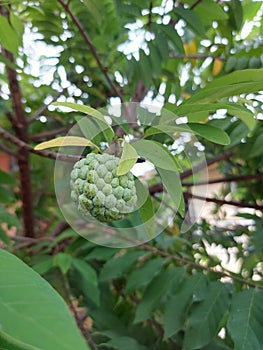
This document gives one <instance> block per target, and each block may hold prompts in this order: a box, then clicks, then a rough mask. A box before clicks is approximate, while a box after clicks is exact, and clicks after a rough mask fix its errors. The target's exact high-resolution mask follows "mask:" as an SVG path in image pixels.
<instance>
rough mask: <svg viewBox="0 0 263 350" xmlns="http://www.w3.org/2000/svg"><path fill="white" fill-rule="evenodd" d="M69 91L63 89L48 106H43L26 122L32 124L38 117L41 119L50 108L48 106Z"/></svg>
mask: <svg viewBox="0 0 263 350" xmlns="http://www.w3.org/2000/svg"><path fill="white" fill-rule="evenodd" d="M66 90H67V89H63V90H62V91H60V92H58V93H57V94H56V95H54V96H53V97H52V100H51V101H50V103H48V104H44V105H43V106H41V107H40V108H39V109H38V110H37V111H36V112H35V113H34V114H33V115H32V116H31V117H29V118H27V119H26V121H27V123H28V124H30V123H32V122H33V121H34V120H36V119H37V118H38V117H40V116H41V115H42V114H43V113H44V112H45V110H46V109H47V108H48V106H49V105H50V104H51V103H53V102H54V101H56V100H57V99H58V98H59V97H60V96H61V95H63V94H64V92H65V91H66Z"/></svg>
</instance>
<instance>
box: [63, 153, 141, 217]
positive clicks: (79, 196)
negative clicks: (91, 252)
mask: <svg viewBox="0 0 263 350" xmlns="http://www.w3.org/2000/svg"><path fill="white" fill-rule="evenodd" d="M118 164H119V158H117V157H115V156H112V155H109V154H102V155H101V154H94V153H90V154H88V155H87V156H86V158H83V159H81V160H79V161H78V162H76V163H75V165H74V167H73V170H72V171H71V175H70V178H71V180H70V187H71V199H72V200H73V202H74V203H75V204H76V206H77V208H78V210H79V212H80V213H81V214H82V215H84V216H85V215H87V214H88V213H89V214H91V215H92V216H93V217H95V218H96V219H97V220H99V221H102V222H111V221H115V220H121V219H123V218H125V217H126V216H127V215H128V214H129V213H130V212H132V211H134V210H135V207H136V202H137V195H136V188H135V183H134V176H133V174H132V173H131V172H130V171H129V172H128V173H127V174H125V175H121V176H117V175H116V170H117V166H118Z"/></svg>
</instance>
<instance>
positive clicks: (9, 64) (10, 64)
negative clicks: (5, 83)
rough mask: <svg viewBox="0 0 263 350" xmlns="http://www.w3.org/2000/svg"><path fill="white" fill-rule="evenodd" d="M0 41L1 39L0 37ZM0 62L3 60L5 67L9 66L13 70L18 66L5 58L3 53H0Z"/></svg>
mask: <svg viewBox="0 0 263 350" xmlns="http://www.w3.org/2000/svg"><path fill="white" fill-rule="evenodd" d="M0 41H1V39H0ZM0 62H3V63H4V64H5V65H6V66H7V67H9V68H11V69H13V70H16V69H18V68H19V67H18V66H17V65H16V64H15V63H13V62H11V61H9V59H7V58H6V57H5V56H4V55H3V54H1V53H0Z"/></svg>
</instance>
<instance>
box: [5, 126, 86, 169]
mask: <svg viewBox="0 0 263 350" xmlns="http://www.w3.org/2000/svg"><path fill="white" fill-rule="evenodd" d="M0 137H2V138H4V139H5V140H7V141H9V142H11V143H13V144H14V145H17V146H18V147H19V148H21V149H26V150H27V151H29V152H31V153H34V154H38V155H39V156H42V157H46V158H50V159H55V160H57V159H58V160H62V161H66V162H71V163H72V162H77V161H78V160H79V159H80V158H81V157H80V156H74V155H67V154H62V153H56V152H51V151H42V150H36V149H34V148H33V147H32V146H30V145H29V144H28V143H26V142H24V141H22V140H20V139H19V138H17V137H16V136H14V135H12V134H10V133H9V132H7V131H5V130H4V129H3V128H1V127H0Z"/></svg>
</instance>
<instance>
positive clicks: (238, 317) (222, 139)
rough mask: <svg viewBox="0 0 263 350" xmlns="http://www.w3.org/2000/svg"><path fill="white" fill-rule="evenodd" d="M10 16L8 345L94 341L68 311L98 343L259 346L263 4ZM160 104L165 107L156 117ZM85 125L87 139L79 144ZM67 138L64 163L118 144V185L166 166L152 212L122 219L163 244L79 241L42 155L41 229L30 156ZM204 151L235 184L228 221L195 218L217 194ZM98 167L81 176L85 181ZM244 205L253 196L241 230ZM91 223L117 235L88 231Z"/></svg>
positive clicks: (5, 41)
mask: <svg viewBox="0 0 263 350" xmlns="http://www.w3.org/2000/svg"><path fill="white" fill-rule="evenodd" d="M0 7H1V15H0V46H1V54H0V61H1V67H0V85H1V89H0V96H1V101H0V137H1V144H0V152H1V154H0V156H1V155H2V152H4V153H6V152H7V153H10V157H11V168H10V173H9V174H8V173H6V172H4V171H0V241H1V242H0V244H1V248H4V250H1V251H0V272H1V288H0V300H1V303H0V348H1V349H2V348H3V349H5V350H22V349H23V350H26V349H28V350H30V349H32V350H34V349H35V350H44V349H58V350H60V349H61V350H62V349H87V348H88V346H87V345H86V344H85V341H84V339H83V338H82V337H81V336H80V332H79V331H78V329H77V327H76V324H75V323H74V322H73V318H72V316H71V314H70V312H69V311H68V307H69V308H70V309H71V311H72V313H74V317H75V318H76V321H77V323H78V325H79V326H80V328H81V331H82V334H83V336H84V337H85V338H86V340H87V341H88V343H89V347H90V348H94V349H96V348H101V349H114V350H116V349H117V350H118V349H119V350H123V349H136V350H137V349H138V350H140V349H144V350H146V349H149V350H173V349H178V350H179V349H181V350H211V349H213V350H224V349H225V350H229V349H234V350H241V349H248V350H249V349H251V350H252V349H253V350H254V349H258V350H259V349H261V348H262V343H263V339H262V334H263V329H262V324H263V316H262V315H263V312H262V301H263V300H262V298H263V291H262V288H263V283H262V261H263V253H262V251H263V239H262V231H263V227H262V214H261V212H262V201H263V192H262V172H263V157H262V155H263V136H262V135H263V124H262V108H261V106H262V90H263V85H262V81H263V69H262V65H263V59H262V47H261V41H262V30H261V24H262V4H261V3H260V2H259V1H249V0H243V1H238V0H230V1H227V2H218V1H211V0H202V1H195V0H186V1H182V2H179V1H175V2H174V1H170V2H169V1H161V0H155V1H150V2H149V1H146V0H143V1H142V0H129V1H128V0H124V1H120V0H101V1H95V0H83V1H79V0H71V1H66V0H59V1H53V0H45V1H44V0H40V1H33V2H29V1H16V0H10V1H2V2H1V5H0ZM22 39H23V40H22ZM6 50H8V51H9V52H10V54H6ZM11 54H12V55H13V57H12V55H11ZM10 72H11V73H12V74H13V75H12V74H11V75H12V77H11V75H10ZM15 77H16V78H17V81H18V85H19V89H18V88H17V86H16V87H15V89H14V88H13V89H12V87H13V85H14V80H15ZM115 98H116V100H115ZM18 101H22V109H23V113H24V117H25V120H24V125H22V130H23V132H25V133H26V136H25V137H24V138H23V137H22V136H21V130H20V128H21V120H22V124H23V115H22V114H23V113H20V114H19V118H18V119H17V113H18V112H17V111H18V110H19V104H18ZM53 101H56V102H53ZM141 101H143V103H145V105H148V107H149V110H148V107H147V108H143V105H140V106H139V107H138V108H137V107H136V108H137V109H136V108H135V109H134V110H132V113H131V115H132V118H133V119H132V120H129V118H127V120H126V119H125V118H126V117H127V116H126V113H123V115H124V117H123V116H121V117H119V116H116V115H114V113H113V112H111V109H110V108H108V106H109V105H110V106H114V105H116V103H118V102H138V103H139V102H141ZM156 104H157V105H158V106H160V107H164V108H162V109H161V110H160V111H159V110H158V112H157V113H154V112H153V111H152V108H153V110H154V106H155V105H156ZM104 106H107V108H106V107H105V108H104ZM98 109H99V110H98ZM20 112H21V111H20ZM122 112H123V111H122ZM104 116H107V118H104ZM135 117H136V118H137V119H136V118H135ZM21 118H22V119H21ZM135 119H136V120H135ZM75 123H77V126H78V131H79V133H78V135H75V133H74V132H75V131H76V129H74V132H73V134H71V132H72V131H71V132H70V133H69V135H67V133H68V131H69V129H70V128H71V127H72V126H73V125H74V124H75ZM19 130H20V131H19ZM14 136H15V137H16V139H15V140H14ZM72 137H73V138H72ZM22 138H23V139H22ZM186 138H188V139H189V141H187V142H186V141H185V139H186ZM17 139H20V140H19V141H17ZM10 140H11V142H10ZM21 141H22V142H25V143H27V146H25V145H24V144H23V143H21ZM51 146H52V147H54V148H55V147H61V146H66V147H65V148H63V150H64V154H65V153H66V152H67V149H73V147H71V146H77V147H76V148H75V150H76V151H75V153H74V152H73V153H74V154H75V155H76V154H77V152H78V146H81V147H82V148H83V149H84V151H83V156H85V157H86V155H87V154H90V153H92V154H93V155H94V156H95V155H96V156H97V153H100V154H101V153H102V154H104V153H105V152H106V153H108V152H109V153H113V152H116V154H115V155H116V156H117V157H118V158H120V161H119V163H118V164H117V163H116V164H115V166H114V169H111V171H113V170H114V171H117V175H118V176H124V177H125V176H126V175H127V173H128V172H129V171H130V170H131V169H132V168H133V166H134V165H135V163H136V162H141V161H143V160H146V161H147V162H150V163H152V165H153V167H154V171H150V172H149V173H147V174H146V177H145V179H143V181H140V180H141V179H140V176H139V177H138V178H136V179H135V186H136V192H137V198H138V206H137V207H138V209H137V210H136V211H135V212H133V213H131V214H130V215H129V218H128V219H125V220H126V221H125V220H120V221H118V222H115V223H112V224H111V225H112V226H113V227H118V228H120V232H121V233H122V234H123V235H125V234H126V232H127V230H126V227H127V226H125V225H128V226H129V228H130V229H132V228H134V230H135V231H136V228H135V226H136V224H138V225H142V227H143V230H144V231H145V232H144V233H145V235H144V237H146V238H149V239H151V241H150V242H148V243H144V244H142V245H140V246H137V247H136V248H129V249H126V248H125V249H124V248H121V249H119V248H108V247H103V246H96V245H95V244H94V243H91V242H89V241H87V240H85V239H84V238H82V237H80V236H79V235H77V233H76V232H74V230H73V229H71V228H68V225H67V224H66V223H65V221H64V220H65V219H64V217H63V216H62V215H61V213H60V211H59V208H58V206H57V202H56V198H55V194H54V186H53V172H54V162H53V161H52V160H51V159H48V158H44V157H41V156H40V155H38V154H31V155H30V164H29V170H30V172H29V178H27V181H29V180H30V182H31V190H32V193H33V196H32V197H33V198H32V203H31V204H32V206H33V210H34V230H35V232H34V235H33V236H34V237H32V232H31V236H30V235H29V234H28V230H27V228H26V225H28V221H26V218H27V215H29V214H30V210H29V207H30V206H29V205H28V202H27V199H26V197H28V198H29V193H28V196H27V195H26V196H24V197H22V196H21V194H22V192H23V179H25V178H26V173H25V172H24V170H25V168H23V165H25V163H26V162H25V158H24V157H23V152H24V151H23V150H24V149H25V148H26V149H27V150H30V151H32V150H33V152H35V153H37V152H39V151H40V152H41V151H42V150H44V149H46V148H49V147H51ZM68 146H70V147H69V148H67V147H68ZM115 146H116V148H114V147H115ZM56 150H57V149H56V148H55V149H52V150H51V151H52V152H51V151H50V150H45V151H42V152H44V153H42V155H43V154H46V155H48V157H54V153H53V152H55V151H56ZM45 152H46V153H45ZM200 152H201V153H202V152H204V153H205V155H206V158H207V161H208V163H209V164H212V167H214V168H216V169H217V170H218V171H219V172H220V175H219V177H221V178H222V183H223V186H221V187H220V191H217V193H216V194H214V193H213V192H210V194H209V197H210V198H209V201H210V202H211V203H213V202H214V203H213V204H212V205H213V208H212V209H211V210H212V214H211V215H212V219H210V218H209V217H208V216H202V217H198V220H194V222H193V221H192V214H191V213H192V212H191V210H192V209H193V205H192V204H193V200H194V197H195V195H196V194H197V195H199V196H200V194H202V195H203V196H205V190H204V191H203V192H204V193H203V192H202V190H203V188H202V189H201V190H200V191H199V192H198V191H197V189H198V186H199V185H203V183H204V182H205V179H203V173H198V172H197V173H194V174H192V170H193V167H196V168H198V167H201V166H202V164H203V163H202V161H203V159H202V157H201V156H200ZM21 155H22V156H21ZM191 157H193V158H194V159H196V160H199V161H200V162H196V163H194V164H191ZM218 159H219V161H216V160H218ZM21 164H22V167H21ZM1 165H2V164H0V166H1ZM139 165H140V163H138V164H136V166H139ZM141 166H142V168H143V166H144V165H141ZM101 171H102V173H103V169H102V170H101ZM86 175H87V174H86V172H85V169H84V170H83V172H80V174H78V176H80V177H83V176H84V178H83V179H82V178H81V180H82V181H84V182H85V176H86ZM101 177H103V176H102V175H100V176H98V178H100V180H101ZM231 179H234V180H235V181H234V180H231ZM63 180H65V181H67V177H66V176H65V178H64V179H63ZM211 180H212V181H213V179H212V178H211ZM216 180H218V179H216ZM220 181H221V180H220ZM79 183H80V182H78V184H79ZM192 183H197V185H196V186H192ZM67 184H68V185H69V181H68V182H67ZM81 184H82V185H83V182H81ZM160 185H161V186H160ZM160 188H161V190H160ZM78 189H79V188H78ZM106 190H107V189H105V191H106ZM160 191H161V192H160ZM78 194H79V193H78ZM202 195H201V197H202ZM192 197H193V198H192ZM63 199H64V197H63ZM220 201H221V202H220ZM229 201H230V204H231V203H232V204H233V203H236V204H237V205H236V206H234V205H232V207H233V208H234V209H235V212H234V213H235V214H234V215H235V217H234V218H233V217H231V220H230V221H229V219H228V217H227V214H228V211H229V209H228V208H229V207H226V206H225V205H224V203H227V202H228V203H229ZM98 203H99V204H101V202H100V201H99V202H97V204H98ZM160 203H162V204H160ZM86 205H88V204H87V203H86ZM198 209H199V208H198ZM158 210H159V211H160V212H161V215H160V217H159V218H158V219H156V218H155V213H156V212H157V211H158ZM200 210H201V205H200ZM167 213H170V214H169V215H168V219H169V225H168V226H167V227H165V228H163V229H162V232H161V234H160V235H159V236H158V237H156V232H157V230H158V229H159V228H160V227H163V226H164V225H163V220H164V218H166V217H167ZM162 214H165V215H162ZM194 215H195V214H193V216H194ZM114 225H115V226H114ZM184 227H188V231H186V232H183V231H185V230H184V229H183V228H184ZM87 231H88V233H90V232H92V234H94V236H99V235H100V234H101V232H99V229H97V228H95V229H94V228H93V226H92V223H90V222H87ZM128 238H130V237H128ZM6 250H8V251H10V252H12V253H14V254H15V255H16V256H17V257H15V256H14V255H11V254H10V253H7V251H6ZM218 251H220V254H221V253H222V254H221V255H220V254H218ZM18 258H19V259H20V260H19V259H18ZM22 261H24V262H22ZM232 261H235V262H234V266H233V264H232ZM231 264H232V265H231ZM27 265H29V266H31V267H32V268H33V270H34V271H33V270H32V268H29V267H28V266H27ZM233 271H235V272H233ZM39 274H40V275H42V277H43V278H42V277H40V276H39ZM51 286H52V287H53V288H54V289H55V290H56V292H55V290H54V289H53V288H52V287H51ZM59 294H60V296H59ZM61 297H62V298H64V300H65V302H66V303H67V304H68V305H66V304H65V302H64V301H63V300H62V299H61Z"/></svg>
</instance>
